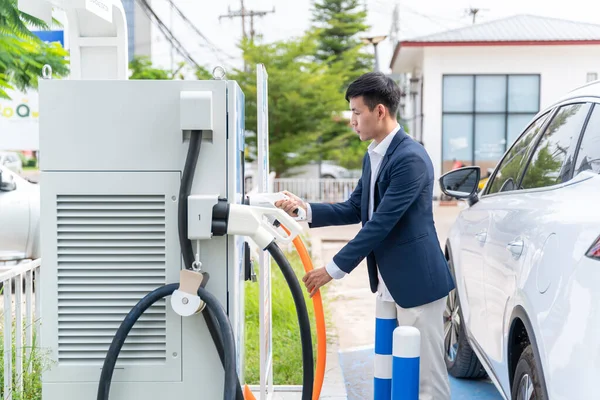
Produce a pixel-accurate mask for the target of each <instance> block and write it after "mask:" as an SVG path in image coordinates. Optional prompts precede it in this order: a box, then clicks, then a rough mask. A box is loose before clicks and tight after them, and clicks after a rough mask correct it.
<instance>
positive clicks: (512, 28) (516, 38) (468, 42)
mask: <svg viewBox="0 0 600 400" xmlns="http://www.w3.org/2000/svg"><path fill="white" fill-rule="evenodd" d="M565 44H600V25H596V24H591V23H583V22H576V21H569V20H564V19H558V18H549V17H540V16H535V15H529V14H521V15H515V16H511V17H506V18H501V19H497V20H494V21H489V22H483V23H479V24H474V25H470V26H467V27H464V28H458V29H452V30H449V31H445V32H439V33H434V34H431V35H426V36H420V37H416V38H414V39H409V40H405V41H402V42H399V43H398V44H397V45H396V49H395V51H394V56H393V58H392V65H393V64H394V60H395V59H396V57H397V55H398V52H399V50H400V48H401V47H428V46H502V45H504V46H506V45H512V46H523V45H531V46H533V45H565Z"/></svg>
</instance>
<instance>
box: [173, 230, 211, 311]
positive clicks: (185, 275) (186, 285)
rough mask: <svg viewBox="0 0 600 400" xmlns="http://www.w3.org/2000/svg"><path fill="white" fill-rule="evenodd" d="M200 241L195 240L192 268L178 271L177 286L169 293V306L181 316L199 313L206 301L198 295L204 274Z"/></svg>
mask: <svg viewBox="0 0 600 400" xmlns="http://www.w3.org/2000/svg"><path fill="white" fill-rule="evenodd" d="M199 249H200V241H197V242H196V260H195V261H194V263H193V264H192V269H182V270H181V271H179V288H178V289H175V291H174V292H173V295H171V307H172V308H173V311H175V312H176V313H177V314H179V315H181V316H182V317H190V316H192V315H194V314H198V313H201V312H202V311H203V310H204V307H205V306H206V303H205V302H203V301H202V299H200V296H198V289H199V288H200V287H201V286H202V283H203V282H204V278H205V275H204V274H203V273H202V263H201V262H200V254H199V253H200V251H199Z"/></svg>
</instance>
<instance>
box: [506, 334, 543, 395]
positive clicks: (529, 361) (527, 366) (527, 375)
mask: <svg viewBox="0 0 600 400" xmlns="http://www.w3.org/2000/svg"><path fill="white" fill-rule="evenodd" d="M543 393H544V392H543V390H542V385H541V381H540V374H539V373H538V370H537V368H536V363H535V356H534V354H533V347H531V345H528V346H527V347H526V348H525V350H523V353H521V357H519V362H517V368H516V369H515V375H514V377H513V384H512V399H513V400H546V397H545V396H544V394H543Z"/></svg>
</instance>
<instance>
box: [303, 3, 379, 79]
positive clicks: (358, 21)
mask: <svg viewBox="0 0 600 400" xmlns="http://www.w3.org/2000/svg"><path fill="white" fill-rule="evenodd" d="M360 8H361V4H360V2H359V0H319V1H317V2H315V3H314V8H313V26H314V28H316V30H317V32H318V40H319V48H318V51H317V57H318V58H319V59H320V60H321V61H324V62H327V63H332V64H333V63H339V64H340V65H338V68H339V67H342V68H345V69H348V70H350V71H351V73H350V74H348V80H354V79H356V78H357V77H358V76H360V75H362V74H364V73H365V72H368V71H370V70H371V69H372V67H373V57H372V56H371V55H369V54H367V53H364V52H362V51H361V50H362V48H363V46H364V45H363V43H362V42H361V40H360V38H359V37H358V35H359V34H361V33H364V32H366V31H367V30H368V29H369V26H368V25H367V24H366V21H367V12H366V10H364V9H362V10H361V9H360ZM345 83H348V82H345Z"/></svg>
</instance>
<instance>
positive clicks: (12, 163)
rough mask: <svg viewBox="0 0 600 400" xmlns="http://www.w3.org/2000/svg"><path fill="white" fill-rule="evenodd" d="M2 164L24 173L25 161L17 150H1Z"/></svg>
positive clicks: (0, 160) (0, 161) (16, 171)
mask: <svg viewBox="0 0 600 400" xmlns="http://www.w3.org/2000/svg"><path fill="white" fill-rule="evenodd" d="M0 165H4V166H5V167H6V168H8V169H10V170H11V171H13V172H15V173H17V174H19V175H21V174H22V173H23V162H22V161H21V158H20V157H19V155H18V154H17V153H15V152H12V151H0Z"/></svg>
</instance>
